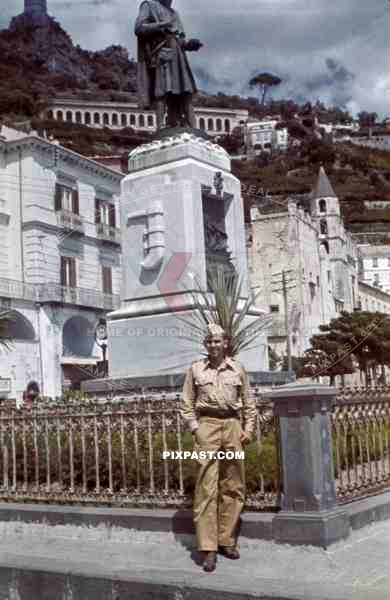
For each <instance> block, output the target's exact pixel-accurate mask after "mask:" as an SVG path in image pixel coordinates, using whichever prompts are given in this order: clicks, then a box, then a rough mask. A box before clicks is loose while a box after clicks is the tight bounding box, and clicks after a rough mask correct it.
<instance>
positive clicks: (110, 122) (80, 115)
mask: <svg viewBox="0 0 390 600" xmlns="http://www.w3.org/2000/svg"><path fill="white" fill-rule="evenodd" d="M194 110H195V117H196V126H197V128H198V129H201V130H203V131H205V132H206V133H208V134H209V135H211V136H218V135H227V134H230V133H231V132H232V131H233V129H235V128H236V127H240V126H242V125H244V124H245V123H246V122H247V120H248V115H249V113H248V111H247V110H241V109H230V108H208V107H203V106H195V107H194ZM42 116H43V117H46V118H49V119H54V120H56V121H66V122H68V123H78V124H80V125H87V126H88V127H95V128H102V127H109V128H111V129H122V128H124V127H132V128H133V129H134V130H136V131H145V132H150V133H153V132H154V131H156V129H157V118H156V113H155V112H154V111H153V110H143V109H141V108H139V107H138V104H137V103H135V102H98V101H96V102H88V101H83V100H78V99H76V98H75V99H69V98H54V99H53V100H52V102H51V105H50V107H49V108H48V109H47V110H46V111H45V112H44V113H43V114H42Z"/></svg>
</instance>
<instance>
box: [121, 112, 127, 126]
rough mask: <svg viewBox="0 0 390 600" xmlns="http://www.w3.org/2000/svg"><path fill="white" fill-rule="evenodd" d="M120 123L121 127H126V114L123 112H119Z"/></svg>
mask: <svg viewBox="0 0 390 600" xmlns="http://www.w3.org/2000/svg"><path fill="white" fill-rule="evenodd" d="M121 125H122V127H127V115H125V113H122V114H121Z"/></svg>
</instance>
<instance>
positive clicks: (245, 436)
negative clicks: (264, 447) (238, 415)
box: [240, 431, 251, 444]
mask: <svg viewBox="0 0 390 600" xmlns="http://www.w3.org/2000/svg"><path fill="white" fill-rule="evenodd" d="M250 441H251V438H250V436H249V435H248V434H247V433H246V432H245V431H241V433H240V442H241V443H242V444H247V443H248V442H250Z"/></svg>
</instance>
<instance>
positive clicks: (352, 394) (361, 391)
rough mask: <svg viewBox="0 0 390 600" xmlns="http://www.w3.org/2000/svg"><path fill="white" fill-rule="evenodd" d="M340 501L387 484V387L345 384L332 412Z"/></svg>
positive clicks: (389, 454) (389, 437)
mask: <svg viewBox="0 0 390 600" xmlns="http://www.w3.org/2000/svg"><path fill="white" fill-rule="evenodd" d="M332 429H333V453H334V463H335V474H336V492H337V497H338V501H339V502H340V503H343V502H348V501H350V500H352V499H354V498H361V497H362V496H367V495H370V494H374V493H378V492H379V491H381V490H383V489H384V488H386V487H389V486H390V452H389V449H390V387H389V386H377V387H375V388H358V387H356V388H344V389H342V390H340V391H339V394H338V396H337V400H336V404H335V406H334V408H333V413H332Z"/></svg>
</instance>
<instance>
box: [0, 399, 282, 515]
mask: <svg viewBox="0 0 390 600" xmlns="http://www.w3.org/2000/svg"><path fill="white" fill-rule="evenodd" d="M257 406H258V416H257V425H256V439H255V441H253V442H251V443H250V444H249V445H247V446H246V449H245V460H246V474H247V491H248V495H247V508H249V509H256V510H259V509H268V510H269V509H276V507H277V505H278V494H279V462H278V434H277V431H278V427H277V423H276V421H275V418H274V416H273V411H272V406H270V405H269V404H267V403H266V402H264V401H263V400H262V399H261V398H260V397H258V398H257ZM192 444H193V442H192V436H191V434H190V433H188V432H186V431H184V428H183V423H182V421H181V417H180V414H179V397H176V398H174V399H170V400H168V399H165V397H164V396H160V397H153V398H146V397H140V398H135V399H132V400H131V401H120V402H113V403H111V402H104V403H95V402H91V401H86V403H83V402H78V403H73V404H72V403H69V401H67V402H65V401H64V402H61V403H56V404H53V403H50V404H48V403H43V404H40V405H39V406H35V407H34V408H32V409H28V408H21V409H19V410H17V409H13V408H7V406H6V405H5V404H3V405H2V406H1V407H0V498H1V499H3V500H4V499H5V500H11V499H12V500H14V501H40V502H74V503H96V504H109V505H117V506H163V507H165V506H182V505H188V504H190V502H191V496H192V491H193V487H194V478H195V461H194V460H192V459H191V458H184V456H183V455H180V458H178V460H173V459H165V460H164V459H163V451H164V450H174V451H177V452H179V453H180V452H185V451H187V452H188V451H192Z"/></svg>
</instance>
